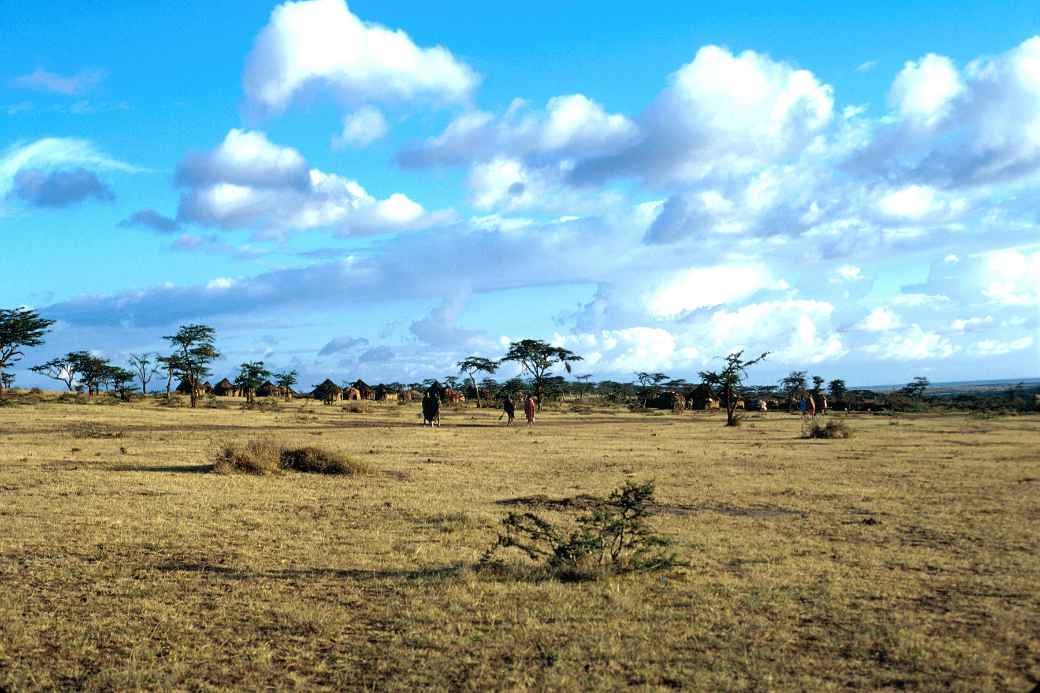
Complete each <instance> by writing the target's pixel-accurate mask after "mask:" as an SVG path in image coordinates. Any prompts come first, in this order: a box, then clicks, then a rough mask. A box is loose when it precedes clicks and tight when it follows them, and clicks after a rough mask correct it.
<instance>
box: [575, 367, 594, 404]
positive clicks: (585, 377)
mask: <svg viewBox="0 0 1040 693" xmlns="http://www.w3.org/2000/svg"><path fill="white" fill-rule="evenodd" d="M591 377H592V373H583V374H582V375H576V376H574V379H575V380H577V381H578V386H577V390H578V401H579V402H581V401H582V400H584V399H585V393H586V392H588V391H589V388H590V387H592V386H591V385H590V384H589V378H591Z"/></svg>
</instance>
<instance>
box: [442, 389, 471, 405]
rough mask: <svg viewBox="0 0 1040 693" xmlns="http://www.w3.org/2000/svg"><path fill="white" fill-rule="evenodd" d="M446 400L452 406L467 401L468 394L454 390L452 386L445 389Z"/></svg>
mask: <svg viewBox="0 0 1040 693" xmlns="http://www.w3.org/2000/svg"><path fill="white" fill-rule="evenodd" d="M444 401H445V402H447V403H448V404H450V405H452V406H456V405H458V404H465V403H466V395H464V394H462V393H461V392H459V391H458V390H453V389H451V388H450V387H449V388H445V390H444Z"/></svg>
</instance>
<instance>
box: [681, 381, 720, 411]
mask: <svg viewBox="0 0 1040 693" xmlns="http://www.w3.org/2000/svg"><path fill="white" fill-rule="evenodd" d="M686 406H687V407H688V408H689V409H700V410H702V411H703V410H705V409H717V408H718V406H719V404H718V397H717V396H716V395H715V393H714V392H713V391H712V389H711V388H710V387H708V386H707V385H705V384H704V383H701V384H700V385H698V386H697V387H695V388H693V389H692V390H690V391H689V392H687V393H686Z"/></svg>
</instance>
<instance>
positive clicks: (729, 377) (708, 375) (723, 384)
mask: <svg viewBox="0 0 1040 693" xmlns="http://www.w3.org/2000/svg"><path fill="white" fill-rule="evenodd" d="M766 356H769V352H768V351H767V352H765V353H763V354H762V355H761V356H759V357H758V358H755V359H751V360H750V361H745V360H744V352H743V351H737V352H734V353H732V354H730V355H729V356H727V357H726V365H725V367H724V368H722V370H718V371H701V372H700V376H701V380H702V381H703V382H704V383H705V384H706V385H708V386H709V387H713V388H715V389H716V390H717V391H718V392H720V393H721V394H722V396H723V397H724V398H725V400H726V425H727V426H736V425H737V417H736V415H735V414H734V412H735V411H736V408H737V391H738V390H739V389H740V384H741V383H742V382H744V378H745V377H746V376H747V369H748V368H750V367H751V366H754V365H755V364H756V363H758V362H760V361H764V360H765V358H766Z"/></svg>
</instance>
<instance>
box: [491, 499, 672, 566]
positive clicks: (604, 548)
mask: <svg viewBox="0 0 1040 693" xmlns="http://www.w3.org/2000/svg"><path fill="white" fill-rule="evenodd" d="M653 496H654V482H653V481H647V482H644V483H641V484H637V483H633V482H626V483H625V485H624V486H622V487H621V488H619V489H617V490H615V491H613V492H612V493H611V494H610V495H609V496H607V497H606V498H604V499H591V500H592V503H591V508H590V510H589V512H588V513H587V514H585V515H582V516H580V517H578V518H577V521H576V524H577V528H576V529H574V530H572V531H570V532H567V531H565V530H564V529H562V528H560V527H558V526H556V525H554V524H553V523H551V522H549V521H548V520H545V519H543V518H541V517H539V516H538V515H535V514H534V513H530V512H524V513H509V515H507V516H506V517H505V518H504V519H503V520H502V529H503V532H502V533H501V534H499V536H498V539H497V541H496V542H495V544H494V545H493V546H492V547H491V548H490V549H488V551H487V552H486V553H485V554H484V556H483V558H482V559H481V565H482V566H484V567H492V566H495V565H498V566H501V565H502V564H501V563H497V562H496V561H495V560H494V557H495V555H496V553H497V552H498V551H499V550H500V549H509V548H514V549H518V550H520V551H521V552H523V553H524V554H525V555H526V556H527V557H528V558H530V559H531V560H533V561H535V562H536V564H537V566H536V567H537V568H538V569H539V571H542V572H544V574H545V575H546V576H548V577H554V578H558V579H562V580H587V579H592V578H595V577H600V576H603V575H616V574H621V573H628V572H634V571H652V570H665V569H668V568H673V567H675V566H677V565H681V563H680V562H679V560H678V559H677V558H676V556H675V554H672V553H668V552H666V548H667V547H668V546H669V545H670V542H669V541H668V540H667V539H666V538H664V537H662V536H660V535H658V534H655V533H654V532H653V530H652V529H651V528H650V526H649V525H648V524H647V520H648V519H649V518H650V517H651V516H652V515H653Z"/></svg>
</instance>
